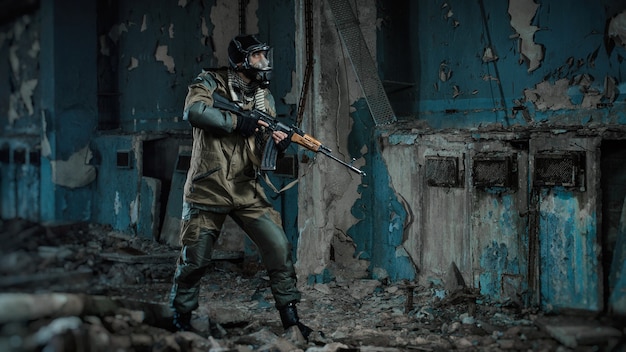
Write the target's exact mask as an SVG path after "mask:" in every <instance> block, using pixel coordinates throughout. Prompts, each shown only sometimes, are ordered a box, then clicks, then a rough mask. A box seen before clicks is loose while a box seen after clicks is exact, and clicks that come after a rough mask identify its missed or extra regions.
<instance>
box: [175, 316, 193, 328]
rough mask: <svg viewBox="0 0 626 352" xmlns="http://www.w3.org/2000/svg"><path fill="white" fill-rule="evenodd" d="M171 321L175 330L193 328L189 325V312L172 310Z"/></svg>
mask: <svg viewBox="0 0 626 352" xmlns="http://www.w3.org/2000/svg"><path fill="white" fill-rule="evenodd" d="M172 323H173V324H174V328H175V329H176V330H177V331H192V330H193V328H192V327H191V312H188V313H179V312H174V317H173V319H172Z"/></svg>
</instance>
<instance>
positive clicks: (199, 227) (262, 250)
mask: <svg viewBox="0 0 626 352" xmlns="http://www.w3.org/2000/svg"><path fill="white" fill-rule="evenodd" d="M226 216H230V217H231V218H232V219H233V220H234V221H235V222H236V223H237V224H238V225H239V226H240V227H241V228H242V229H243V230H244V231H245V233H246V234H247V235H248V237H249V238H250V240H252V242H254V244H255V245H256V246H257V247H258V249H259V254H260V256H261V260H262V262H263V265H264V266H265V268H266V270H267V273H268V275H269V277H270V287H271V290H272V294H273V296H274V300H275V303H276V306H277V307H281V306H285V305H286V304H288V303H290V302H299V301H300V298H301V296H300V292H299V291H298V289H297V287H296V273H295V270H294V267H293V262H292V259H291V244H290V243H289V240H288V239H287V236H286V235H285V232H284V231H283V229H282V227H281V226H280V225H279V224H280V215H279V213H278V212H277V211H276V210H274V209H273V208H272V207H271V206H270V205H266V204H258V205H255V206H249V207H245V208H207V207H203V208H201V207H198V206H193V205H190V204H188V203H185V204H184V205H183V218H182V226H181V234H180V236H181V242H182V249H181V252H180V256H179V258H178V261H177V265H176V272H175V273H174V279H173V284H172V290H171V292H170V306H171V308H172V309H174V310H176V311H177V312H179V313H187V312H191V311H193V310H195V309H196V308H198V296H199V294H200V280H201V279H202V277H203V276H204V274H205V273H206V270H207V268H208V266H209V264H210V263H211V252H212V250H213V245H214V243H215V241H216V240H217V238H218V236H219V234H220V230H221V228H222V225H223V223H224V221H225V220H226Z"/></svg>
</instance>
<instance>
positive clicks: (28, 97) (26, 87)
mask: <svg viewBox="0 0 626 352" xmlns="http://www.w3.org/2000/svg"><path fill="white" fill-rule="evenodd" d="M37 82H38V81H37V80H36V79H29V80H26V81H22V82H21V84H20V97H21V99H22V102H23V103H24V105H25V106H26V110H27V111H28V115H32V114H33V113H34V112H35V109H34V108H33V91H34V90H35V88H36V87H37Z"/></svg>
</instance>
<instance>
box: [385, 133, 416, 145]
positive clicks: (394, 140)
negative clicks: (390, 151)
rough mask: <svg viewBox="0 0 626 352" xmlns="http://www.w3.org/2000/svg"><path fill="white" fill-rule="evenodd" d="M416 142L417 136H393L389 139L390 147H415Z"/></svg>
mask: <svg viewBox="0 0 626 352" xmlns="http://www.w3.org/2000/svg"><path fill="white" fill-rule="evenodd" d="M416 140H417V135H416V134H392V135H390V136H389V138H388V142H389V144H390V145H414V144H415V141H416Z"/></svg>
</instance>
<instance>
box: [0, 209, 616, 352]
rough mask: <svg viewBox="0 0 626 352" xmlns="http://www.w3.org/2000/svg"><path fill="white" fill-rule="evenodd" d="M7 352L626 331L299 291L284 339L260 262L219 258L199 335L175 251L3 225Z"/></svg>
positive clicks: (458, 292)
mask: <svg viewBox="0 0 626 352" xmlns="http://www.w3.org/2000/svg"><path fill="white" fill-rule="evenodd" d="M0 241H2V246H0V350H1V351H307V352H316V351H320V352H321V351H324V352H333V351H449V350H466V351H623V350H624V349H625V348H626V347H625V346H626V344H625V341H624V335H625V334H624V332H625V328H624V326H625V325H624V323H623V322H620V321H619V320H617V319H614V320H611V319H608V318H601V317H595V316H588V315H577V316H558V315H552V316H548V315H545V314H543V313H541V312H540V311H537V310H536V309H524V308H522V307H518V306H516V305H514V304H496V303H489V302H487V301H486V300H485V298H484V297H481V296H480V294H479V292H477V291H476V290H474V289H471V288H468V287H464V286H459V287H458V288H457V289H455V290H452V291H451V290H446V289H444V288H443V287H437V286H435V285H432V284H429V285H427V286H426V285H420V284H418V283H415V282H406V281H403V282H389V281H387V280H372V279H367V278H362V279H354V278H345V279H344V278H341V277H336V278H334V280H333V281H331V282H327V283H315V284H309V283H300V284H299V285H300V289H301V290H302V293H303V301H302V302H301V303H300V304H299V306H298V308H299V311H300V317H301V318H302V320H303V321H304V322H305V323H306V324H307V325H309V326H310V327H311V328H313V329H314V330H315V332H314V333H312V335H311V336H310V337H309V340H308V341H306V340H304V339H303V338H302V336H301V335H300V334H299V331H298V330H297V328H295V327H294V328H292V329H290V330H287V331H286V332H285V331H283V329H282V326H281V324H280V318H279V316H278V313H277V312H276V310H275V308H274V302H273V298H272V294H271V291H270V288H269V278H268V277H267V273H266V272H265V271H264V269H263V268H262V266H260V265H259V263H258V262H257V261H245V260H243V261H233V260H217V261H215V263H214V264H213V267H212V268H211V270H210V273H209V274H208V275H207V276H206V277H205V278H204V279H203V281H202V291H201V297H200V302H201V303H200V304H201V305H200V308H199V309H197V310H196V311H195V312H194V315H193V318H192V325H193V326H194V328H195V329H196V331H195V332H176V331H174V330H173V328H172V326H171V323H170V320H171V312H170V311H169V309H168V307H167V300H168V295H169V289H170V285H171V278H172V275H173V272H174V269H175V262H176V258H177V255H178V250H177V249H176V248H172V247H169V246H167V245H163V244H160V243H158V242H155V241H152V240H149V239H142V238H138V237H136V236H131V235H128V234H124V233H120V232H116V231H113V230H111V229H110V228H108V227H106V226H99V225H94V224H86V223H79V224H76V223H72V224H55V225H42V224H34V223H30V222H27V221H23V220H19V219H18V220H11V221H4V222H0Z"/></svg>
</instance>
